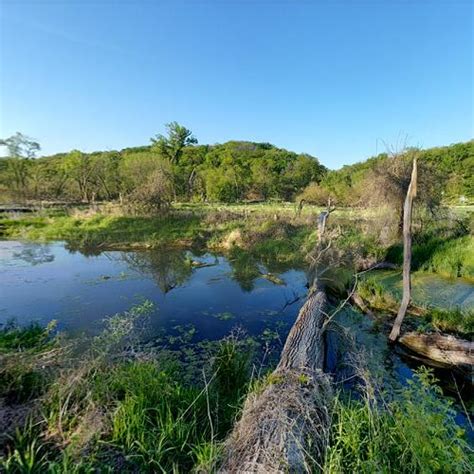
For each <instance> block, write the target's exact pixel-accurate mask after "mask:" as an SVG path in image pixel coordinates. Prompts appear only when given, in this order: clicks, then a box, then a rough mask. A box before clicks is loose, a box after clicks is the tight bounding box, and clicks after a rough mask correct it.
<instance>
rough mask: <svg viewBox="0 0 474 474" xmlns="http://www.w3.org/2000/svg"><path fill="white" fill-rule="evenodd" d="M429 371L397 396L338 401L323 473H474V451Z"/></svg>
mask: <svg viewBox="0 0 474 474" xmlns="http://www.w3.org/2000/svg"><path fill="white" fill-rule="evenodd" d="M435 382H436V380H435V379H434V377H433V375H432V373H431V372H430V371H428V370H427V369H420V370H419V371H418V372H417V373H416V374H415V376H414V378H413V379H412V380H410V381H408V384H407V386H406V387H404V388H402V389H400V390H399V392H398V394H397V397H396V398H395V399H394V400H393V401H391V402H388V403H385V404H383V405H379V404H378V403H376V402H375V401H374V400H371V399H368V398H367V399H365V400H362V401H357V400H349V401H344V400H342V399H341V398H339V399H337V400H336V404H335V410H334V413H335V416H334V420H333V424H332V428H331V438H330V443H329V447H328V451H327V455H326V461H325V465H324V472H328V473H336V472H337V473H342V472H348V473H349V472H366V473H371V472H401V473H405V472H406V473H418V472H420V473H421V472H440V473H441V472H443V473H444V472H446V473H448V472H449V473H451V472H453V473H455V472H459V473H462V472H472V467H473V465H472V462H473V459H472V452H470V448H469V446H468V444H467V442H466V441H465V438H464V432H463V430H462V429H461V428H460V427H459V426H458V425H457V424H456V422H455V420H454V411H453V410H452V407H451V402H450V401H448V400H446V399H442V398H441V397H440V395H441V389H440V388H439V387H437V386H436V384H435Z"/></svg>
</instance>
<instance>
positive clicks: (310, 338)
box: [219, 288, 332, 473]
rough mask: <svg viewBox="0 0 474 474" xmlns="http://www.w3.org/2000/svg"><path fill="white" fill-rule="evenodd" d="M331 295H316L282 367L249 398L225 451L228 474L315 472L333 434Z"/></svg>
mask: <svg viewBox="0 0 474 474" xmlns="http://www.w3.org/2000/svg"><path fill="white" fill-rule="evenodd" d="M325 307H326V295H325V293H324V291H322V290H321V289H318V288H316V289H315V290H313V291H312V292H311V293H310V295H309V297H308V299H307V301H306V303H305V304H304V306H303V307H302V308H301V311H300V313H299V315H298V318H297V320H296V322H295V324H294V325H293V327H292V329H291V331H290V334H289V335H288V338H287V340H286V343H285V346H284V348H283V351H282V355H281V359H280V363H279V364H278V366H277V368H276V369H275V371H274V372H273V373H272V374H270V376H269V377H268V378H267V379H266V380H265V381H264V387H263V388H261V389H257V390H255V391H254V392H253V393H252V394H250V395H249V396H248V397H247V400H246V402H245V405H244V408H243V412H242V417H241V419H240V421H239V422H238V423H237V424H236V425H235V427H234V430H233V432H232V433H231V435H230V437H229V439H228V441H227V443H226V445H225V449H224V456H223V462H222V465H221V467H220V469H219V472H222V473H233V472H235V473H237V472H239V473H240V472H253V473H269V472H271V473H278V472H281V473H283V472H313V471H314V470H315V468H316V466H318V465H320V463H321V461H322V458H323V453H324V447H325V445H326V441H327V436H328V428H329V423H330V420H329V418H330V417H329V406H330V404H331V397H332V390H331V380H330V378H329V376H328V375H327V374H325V373H324V372H323V365H324V355H325V347H324V346H325V344H324V338H323V334H324V329H323V324H324V321H325V319H326V312H325Z"/></svg>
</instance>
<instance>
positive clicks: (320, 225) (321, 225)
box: [318, 198, 336, 245]
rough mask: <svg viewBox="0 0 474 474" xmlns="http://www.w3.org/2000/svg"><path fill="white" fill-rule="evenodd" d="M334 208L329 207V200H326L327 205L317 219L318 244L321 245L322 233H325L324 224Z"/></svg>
mask: <svg viewBox="0 0 474 474" xmlns="http://www.w3.org/2000/svg"><path fill="white" fill-rule="evenodd" d="M335 210H336V207H331V198H328V204H327V208H326V210H325V211H322V212H321V213H320V214H319V217H318V243H319V245H321V242H322V239H323V236H324V232H325V231H326V223H327V220H328V218H329V214H331V212H334V211H335Z"/></svg>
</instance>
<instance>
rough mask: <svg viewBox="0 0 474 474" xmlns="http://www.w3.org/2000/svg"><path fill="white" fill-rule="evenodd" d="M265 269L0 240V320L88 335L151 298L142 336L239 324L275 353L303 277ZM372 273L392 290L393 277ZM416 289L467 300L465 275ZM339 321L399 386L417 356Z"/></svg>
mask: <svg viewBox="0 0 474 474" xmlns="http://www.w3.org/2000/svg"><path fill="white" fill-rule="evenodd" d="M271 270H273V273H269V269H268V268H267V267H266V266H265V265H263V264H261V263H259V262H255V261H251V262H249V261H243V262H242V261H239V260H238V259H237V260H230V259H228V258H226V257H224V256H222V255H213V254H209V253H205V254H193V253H191V252H189V251H184V250H176V249H159V250H147V251H103V252H99V251H97V252H93V253H81V252H79V251H73V250H70V249H68V248H67V245H65V244H64V243H62V242H56V243H48V244H41V243H30V242H18V241H0V324H5V323H6V322H7V321H10V320H15V321H16V322H17V323H18V324H22V325H23V324H28V323H29V322H32V321H37V322H39V323H40V324H43V325H44V324H47V323H48V322H49V321H51V320H53V319H54V320H56V321H57V324H58V329H59V330H61V331H65V332H66V333H69V334H72V335H74V334H77V333H86V334H89V335H93V334H97V333H98V332H100V331H101V329H102V328H103V325H104V318H106V317H107V316H112V315H114V314H116V313H121V312H124V311H127V310H129V309H130V308H131V307H132V306H134V305H136V304H140V303H142V302H144V301H151V302H152V303H153V309H152V311H151V314H150V316H149V322H148V324H147V329H146V332H145V333H144V334H143V338H144V340H145V341H144V342H154V341H157V342H159V344H160V345H161V346H165V347H177V346H179V347H180V348H181V349H182V348H183V347H185V346H192V345H196V344H199V343H202V342H203V341H215V340H218V339H221V338H223V337H225V336H226V335H228V334H229V333H230V332H231V331H232V330H235V328H236V327H238V328H241V329H242V330H244V331H245V332H246V333H247V334H248V335H250V336H252V337H253V338H255V339H256V340H257V341H258V342H260V343H261V345H266V346H269V345H270V346H273V348H274V351H275V353H276V354H277V355H278V351H279V350H280V349H281V344H282V341H284V340H285V338H286V335H287V333H288V331H289V329H290V327H291V325H292V324H293V322H294V320H295V318H296V315H297V314H298V311H299V309H300V308H301V306H302V304H303V303H304V297H305V295H306V292H307V287H306V284H307V278H306V274H305V272H304V271H303V270H302V269H298V268H284V267H279V268H276V269H275V268H272V269H271ZM380 275H381V280H382V281H383V283H384V284H386V285H390V287H391V288H392V289H393V290H394V291H395V292H396V291H397V288H398V284H399V275H398V274H396V273H394V272H384V273H381V274H380ZM414 287H415V300H416V301H418V302H419V303H426V302H427V301H428V299H429V300H430V302H431V304H436V305H439V306H443V307H450V306H456V305H457V306H462V307H465V308H468V307H472V306H473V305H474V286H473V285H472V284H470V283H469V282H465V281H462V280H447V279H444V278H440V277H438V276H432V275H427V276H420V277H417V278H416V279H415V284H414ZM338 322H339V324H342V325H343V326H345V327H346V328H347V329H349V331H350V332H351V334H352V335H353V336H354V337H355V340H356V344H357V346H358V347H359V348H362V349H364V350H365V351H366V352H367V354H368V360H370V362H371V365H372V367H371V368H372V369H373V370H374V371H377V370H380V371H384V374H385V376H386V378H388V379H390V378H391V379H393V380H395V381H398V382H400V381H401V382H402V383H403V381H404V380H406V379H409V378H410V377H411V376H412V374H413V369H414V368H415V367H416V363H413V362H411V361H410V360H407V359H405V358H403V357H402V356H400V355H399V354H395V353H394V351H393V349H392V348H390V347H388V345H387V342H386V337H385V335H383V334H380V333H379V332H378V331H377V330H376V329H374V325H373V322H372V321H370V319H369V318H367V317H365V316H364V315H362V314H360V313H358V312H356V311H354V310H352V309H350V308H347V309H345V310H343V311H342V312H341V313H340V314H339V315H338ZM465 390H466V389H465ZM467 390H469V388H467ZM460 416H461V418H462V414H460Z"/></svg>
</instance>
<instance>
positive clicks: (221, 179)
mask: <svg viewBox="0 0 474 474" xmlns="http://www.w3.org/2000/svg"><path fill="white" fill-rule="evenodd" d="M166 127H167V135H166V136H163V135H157V137H155V138H153V139H152V145H151V146H144V147H135V148H127V149H124V150H121V151H110V152H94V153H82V152H80V151H77V150H73V151H71V152H70V153H67V154H57V155H53V156H48V157H43V158H39V159H37V160H34V162H33V161H31V163H30V162H29V161H28V162H27V161H26V160H23V159H22V160H20V161H18V160H19V158H18V157H16V155H15V156H12V157H10V158H6V159H1V160H0V184H3V186H5V187H6V188H8V189H9V191H10V193H11V194H12V196H13V198H14V197H15V196H18V197H29V198H34V199H64V200H72V201H84V202H89V201H91V200H93V199H97V200H112V199H118V198H123V197H126V196H128V195H129V194H130V195H132V196H133V195H134V194H135V195H136V194H137V193H140V192H141V193H142V195H143V194H144V195H146V194H148V193H149V192H150V186H151V188H152V189H154V188H153V186H152V184H153V183H150V177H151V176H153V175H154V174H156V173H155V172H156V171H157V170H161V174H162V175H163V173H162V171H163V163H166V168H167V169H166V189H165V190H164V191H163V189H158V190H155V194H161V193H164V194H167V195H169V192H168V191H169V188H170V187H171V188H172V189H173V198H175V199H177V200H180V201H219V202H235V201H241V200H243V199H251V200H262V199H267V198H278V199H285V200H288V199H290V198H292V197H293V196H294V194H295V193H297V192H299V191H301V190H302V189H303V188H304V187H305V186H306V185H307V184H309V183H310V182H311V181H315V182H318V181H319V180H320V179H321V177H322V176H323V175H324V173H325V172H326V169H325V168H324V167H323V166H322V165H321V164H320V163H319V162H318V160H317V159H316V158H314V157H311V156H309V155H306V154H300V155H298V154H296V153H293V152H289V151H287V150H284V149H280V148H276V147H274V146H273V145H270V144H268V143H252V142H238V141H231V142H227V143H224V144H218V145H212V146H210V145H197V140H196V138H195V137H194V136H193V135H192V133H191V131H190V130H188V129H186V128H185V127H183V126H181V125H179V124H178V123H176V122H172V123H170V124H167V125H166ZM12 173H13V174H12ZM12 176H16V178H15V180H12ZM147 182H148V184H149V186H148V190H146V189H144V186H145V187H146V185H147ZM155 182H156V180H155ZM160 183H163V179H160ZM161 188H162V186H161ZM168 199H169V197H168ZM155 200H156V199H155Z"/></svg>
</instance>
